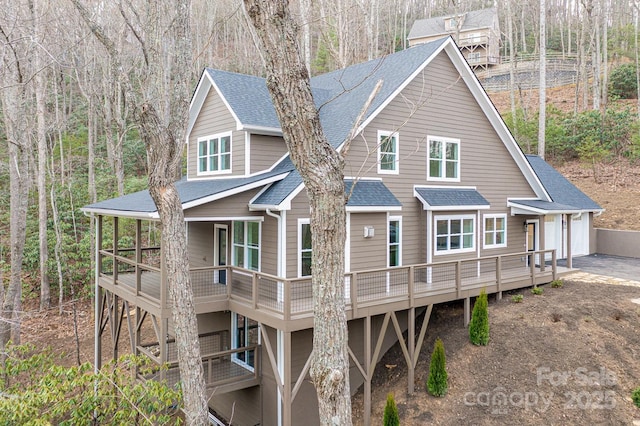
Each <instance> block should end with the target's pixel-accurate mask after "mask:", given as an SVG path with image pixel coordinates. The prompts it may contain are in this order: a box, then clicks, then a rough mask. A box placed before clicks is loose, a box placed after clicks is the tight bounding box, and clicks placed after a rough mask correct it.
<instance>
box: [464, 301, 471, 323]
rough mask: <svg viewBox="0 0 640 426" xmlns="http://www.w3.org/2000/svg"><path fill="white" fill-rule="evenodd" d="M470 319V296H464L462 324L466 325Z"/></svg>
mask: <svg viewBox="0 0 640 426" xmlns="http://www.w3.org/2000/svg"><path fill="white" fill-rule="evenodd" d="M470 321H471V298H470V297H465V298H464V326H465V327H467V326H468V325H469V322H470Z"/></svg>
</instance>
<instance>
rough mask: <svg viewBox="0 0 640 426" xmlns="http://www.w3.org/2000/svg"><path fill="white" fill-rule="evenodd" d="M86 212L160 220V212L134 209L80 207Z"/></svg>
mask: <svg viewBox="0 0 640 426" xmlns="http://www.w3.org/2000/svg"><path fill="white" fill-rule="evenodd" d="M80 211H82V212H83V213H85V214H95V215H99V216H112V217H126V218H130V219H141V220H154V221H155V220H158V219H159V215H158V212H157V211H156V212H138V211H132V210H114V209H100V208H90V207H89V208H87V207H83V208H81V209H80Z"/></svg>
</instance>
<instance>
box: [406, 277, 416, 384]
mask: <svg viewBox="0 0 640 426" xmlns="http://www.w3.org/2000/svg"><path fill="white" fill-rule="evenodd" d="M410 281H411V279H410ZM408 314H409V318H408V320H409V321H408V322H409V324H408V325H409V329H408V330H407V343H408V346H409V347H408V348H407V349H408V350H409V362H408V363H407V364H408V365H407V367H408V368H407V380H408V383H407V391H408V392H409V395H413V392H414V391H415V389H414V388H415V367H414V366H415V362H414V359H413V358H414V357H415V342H416V308H414V307H413V304H411V308H409V313H408Z"/></svg>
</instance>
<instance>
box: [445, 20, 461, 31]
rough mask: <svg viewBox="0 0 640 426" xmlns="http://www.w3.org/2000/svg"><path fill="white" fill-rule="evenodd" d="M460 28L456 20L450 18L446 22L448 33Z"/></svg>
mask: <svg viewBox="0 0 640 426" xmlns="http://www.w3.org/2000/svg"><path fill="white" fill-rule="evenodd" d="M457 26H458V20H457V19H456V18H449V19H447V20H446V21H445V27H446V30H447V31H453V30H455V29H456V27H457Z"/></svg>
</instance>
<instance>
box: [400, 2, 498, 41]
mask: <svg viewBox="0 0 640 426" xmlns="http://www.w3.org/2000/svg"><path fill="white" fill-rule="evenodd" d="M462 14H463V15H465V17H464V20H463V22H462V28H460V31H469V30H474V29H478V28H487V27H491V26H492V25H493V20H494V18H495V16H496V14H497V11H496V8H495V7H490V8H487V9H481V10H473V11H470V12H466V13H461V15H462ZM454 16H455V15H447V16H438V17H436V18H427V19H418V20H416V21H415V22H414V23H413V26H412V27H411V30H410V31H409V35H408V36H407V39H408V40H412V39H414V38H421V37H430V36H436V35H445V34H451V33H452V31H447V30H446V29H445V19H447V18H452V17H454Z"/></svg>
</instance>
